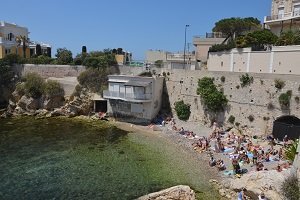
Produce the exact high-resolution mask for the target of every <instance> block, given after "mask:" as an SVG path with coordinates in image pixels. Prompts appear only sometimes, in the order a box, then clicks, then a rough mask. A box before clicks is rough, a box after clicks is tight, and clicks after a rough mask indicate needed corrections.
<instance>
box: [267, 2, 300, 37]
mask: <svg viewBox="0 0 300 200" xmlns="http://www.w3.org/2000/svg"><path fill="white" fill-rule="evenodd" d="M299 20H300V0H272V7H271V15H270V16H266V17H265V19H264V24H265V26H267V27H268V28H270V30H271V31H272V32H273V33H274V34H276V35H280V34H281V33H282V32H284V31H288V30H299V29H300V21H299Z"/></svg>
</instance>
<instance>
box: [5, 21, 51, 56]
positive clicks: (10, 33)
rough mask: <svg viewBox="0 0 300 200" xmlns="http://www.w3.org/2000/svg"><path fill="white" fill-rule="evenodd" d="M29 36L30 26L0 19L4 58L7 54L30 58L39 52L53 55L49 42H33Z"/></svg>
mask: <svg viewBox="0 0 300 200" xmlns="http://www.w3.org/2000/svg"><path fill="white" fill-rule="evenodd" d="M28 36H29V31H28V28H26V27H22V26H18V25H16V24H13V23H7V22H4V21H0V58H4V57H5V56H6V55H7V54H17V55H19V56H21V57H26V58H30V57H31V56H33V55H34V54H37V55H38V54H39V52H40V55H47V56H49V57H51V46H50V45H49V44H44V43H37V42H32V41H30V39H29V37H28ZM24 45H25V48H23V47H24ZM24 54H25V55H24Z"/></svg>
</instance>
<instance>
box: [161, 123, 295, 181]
mask: <svg viewBox="0 0 300 200" xmlns="http://www.w3.org/2000/svg"><path fill="white" fill-rule="evenodd" d="M166 125H168V128H169V130H171V131H172V132H173V133H176V134H179V135H182V136H184V137H186V138H187V139H190V140H191V141H192V143H191V146H192V148H193V149H194V150H195V151H196V152H198V153H203V152H207V153H208V155H209V156H210V160H209V166H211V167H216V168H217V169H218V170H219V171H224V170H229V169H233V170H229V171H232V173H229V174H236V175H241V174H244V173H247V172H248V171H249V169H250V170H256V171H262V170H268V167H270V166H274V167H272V168H269V169H275V170H277V171H279V172H280V171H282V170H284V169H286V168H288V167H289V165H290V163H288V162H284V163H283V164H280V162H281V161H283V147H284V146H285V145H287V144H288V141H289V140H288V138H287V136H285V137H284V140H283V144H282V145H281V146H280V145H278V144H279V142H278V141H277V140H276V139H275V138H274V137H272V136H271V135H270V136H268V137H265V138H261V140H263V141H264V145H262V144H259V143H257V141H256V140H257V139H256V136H254V137H252V136H249V135H245V134H243V131H238V132H235V131H233V130H224V129H223V128H222V127H219V126H218V124H217V123H216V122H214V123H213V124H212V126H211V128H212V131H211V133H210V134H209V136H208V137H205V136H198V135H197V134H195V133H194V132H193V131H190V130H186V129H185V128H184V127H183V126H179V127H177V124H176V122H175V119H174V118H165V119H164V120H162V122H161V126H166ZM266 142H268V143H267V144H266ZM218 155H223V156H218ZM215 156H217V157H221V158H222V159H215ZM224 159H225V160H226V162H224ZM276 161H277V162H278V164H277V165H276ZM228 163H230V164H228ZM266 163H275V165H274V164H273V165H268V167H267V166H266ZM226 165H227V166H226ZM230 165H231V166H230ZM247 168H248V169H247ZM227 174H228V173H227ZM238 177H239V176H238Z"/></svg>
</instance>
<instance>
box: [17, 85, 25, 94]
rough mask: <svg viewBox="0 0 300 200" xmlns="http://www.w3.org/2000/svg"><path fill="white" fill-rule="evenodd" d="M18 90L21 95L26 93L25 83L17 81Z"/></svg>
mask: <svg viewBox="0 0 300 200" xmlns="http://www.w3.org/2000/svg"><path fill="white" fill-rule="evenodd" d="M16 91H17V93H18V94H19V95H20V96H23V95H24V94H25V83H17V85H16Z"/></svg>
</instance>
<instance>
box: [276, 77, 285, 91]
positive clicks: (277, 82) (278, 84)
mask: <svg viewBox="0 0 300 200" xmlns="http://www.w3.org/2000/svg"><path fill="white" fill-rule="evenodd" d="M274 82H275V87H276V88H277V89H282V88H283V87H284V86H285V82H284V81H283V80H280V79H275V80H274Z"/></svg>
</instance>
